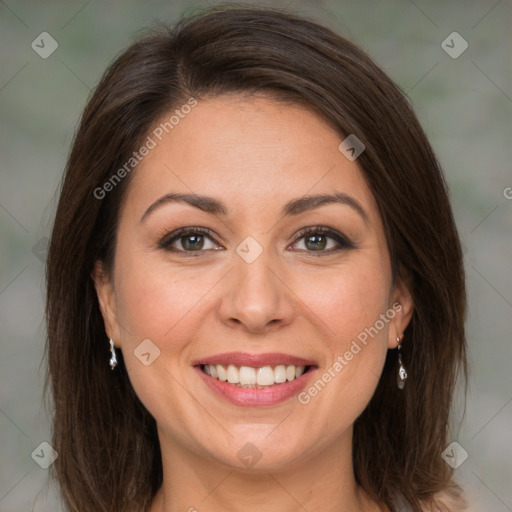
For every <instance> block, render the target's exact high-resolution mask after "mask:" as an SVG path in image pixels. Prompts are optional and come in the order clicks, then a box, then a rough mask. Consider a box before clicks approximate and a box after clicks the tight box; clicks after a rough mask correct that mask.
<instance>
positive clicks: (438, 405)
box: [46, 8, 466, 512]
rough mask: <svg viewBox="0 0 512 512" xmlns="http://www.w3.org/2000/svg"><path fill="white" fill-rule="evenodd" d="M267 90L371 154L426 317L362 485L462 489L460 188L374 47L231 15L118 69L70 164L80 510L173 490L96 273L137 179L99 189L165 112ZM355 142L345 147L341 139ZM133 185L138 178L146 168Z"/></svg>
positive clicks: (420, 315) (52, 356) (50, 289)
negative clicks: (453, 452) (455, 441)
mask: <svg viewBox="0 0 512 512" xmlns="http://www.w3.org/2000/svg"><path fill="white" fill-rule="evenodd" d="M258 91H259V92H266V93H269V94H272V95H274V96H276V95H277V97H279V98H282V99H285V100H290V101H292V102H299V103H301V104H305V105H307V106H308V107H310V108H313V109H314V110H315V111H316V112H318V114H319V115H321V116H322V117H323V118H324V119H325V120H326V121H327V122H329V123H330V124H331V125H333V126H335V127H336V129H337V130H338V132H339V134H340V137H341V138H342V137H345V136H347V135H349V134H355V135H356V136H357V137H358V138H359V139H360V140H361V141H363V143H364V144H365V146H366V149H365V151H364V152H363V153H362V154H361V155H360V156H359V158H358V160H357V162H358V164H359V167H360V169H361V171H362V173H363V175H364V178H365V180H366V182H367V184H368V186H369V187H370V189H371V191H372V193H373V195H374V196H375V199H376V201H377V204H378V206H379V209H380V214H381V216H382V219H383V223H384V227H385V233H386V238H387V243H388V248H389V253H390V256H391V261H392V269H393V276H394V278H395V279H400V278H405V277H406V278H407V279H408V280H409V282H410V289H411V292H412V295H413V297H414V304H415V309H414V314H413V317H412V319H411V322H410V324H409V326H408V328H407V329H406V331H405V337H404V340H403V345H402V346H403V354H404V361H405V364H406V366H407V369H408V371H409V374H410V379H409V380H408V382H407V385H406V387H405V389H404V390H403V391H399V390H398V389H397V386H396V381H395V378H396V352H395V351H388V356H387V360H386V364H385V367H384V370H383V374H382V376H381V379H380V381H379V384H378V387H377V390H376V392H375V394H374V396H373V398H372V399H371V402H370V404H369V405H368V407H367V408H366V410H365V411H364V412H363V414H362V415H361V416H360V417H359V418H358V420H357V421H356V423H355V425H354V440H353V443H354V449H353V463H354V471H355V475H356V479H357V481H358V482H359V484H360V485H361V486H362V487H363V488H364V489H366V491H368V493H370V495H371V496H372V497H373V498H374V499H376V500H377V501H378V502H380V503H384V504H386V505H387V506H388V507H389V508H390V509H391V510H395V509H396V506H395V499H396V498H397V497H399V496H400V497H401V498H402V499H403V500H404V501H405V502H406V503H408V504H410V506H411V507H412V509H413V510H414V511H415V512H417V511H419V510H421V507H422V506H425V505H426V504H428V505H433V504H435V495H436V494H437V493H439V492H442V491H444V492H447V491H450V489H452V490H453V491H454V493H456V491H457V487H456V486H455V484H454V483H453V482H452V480H451V478H452V472H451V469H450V468H449V466H448V465H447V464H446V463H445V462H444V461H443V459H442V458H441V453H442V451H443V450H444V448H445V447H446V444H447V439H448V435H449V430H448V428H449V419H450V408H451V402H452V395H453V392H454V386H455V383H456V379H457V376H458V373H459V370H461V369H462V371H463V375H464V376H465V374H466V345H465V334H464V320H465V311H466V296H465V285H464V274H463V265H462V256H461V249H460V243H459V239H458V235H457V232H456V228H455V224H454V219H453V216H452V211H451V208H450V204H449V197H448V193H447V187H446V184H445V181H444V178H443V175H442V173H441V170H440V168H439V165H438V163H437V161H436V159H435V156H434V154H433V152H432V149H431V147H430V145H429V143H428V141H427V139H426V137H425V135H424V133H423V131H422V129H421V127H420V125H419V123H418V121H417V120H416V117H415V115H414V113H413V112H412V109H411V107H410V106H409V103H408V101H407V99H406V98H405V96H404V94H403V93H402V92H401V91H400V89H399V88H398V87H397V86H396V85H395V84H394V83H393V82H392V81H391V80H390V79H389V78H388V77H387V76H386V75H385V74H384V73H383V72H382V71H381V70H380V69H379V68H378V67H377V66H376V65H375V64H374V63H373V62H372V60H371V59H370V58H369V57H368V56H367V55H366V54H365V53H364V52H363V51H361V50H360V49H359V48H357V47H356V46H355V45H353V44H352V43H350V42H349V41H347V40H345V39H344V38H342V37H340V36H339V35H337V34H335V33H333V32H332V31H330V30H328V29H326V28H324V27H322V26H319V25H318V24H316V23H314V22H311V21H309V20H306V19H303V18H299V17H296V16H293V15H291V14H285V13H283V12H279V11H273V10H260V9H247V8H244V9H241V8H235V9H221V10H214V11H208V12H206V13H203V14H200V15H196V16H195V17H193V18H190V19H188V20H185V21H182V22H181V23H180V24H178V25H177V26H176V27H174V28H166V29H159V30H156V31H155V32H153V33H150V35H147V36H145V37H144V38H142V39H141V40H139V41H138V42H135V43H134V44H132V45H131V46H130V47H129V48H128V49H127V50H125V51H124V52H123V53H122V54H121V55H120V56H119V57H118V58H117V59H116V60H115V62H114V63H113V64H112V65H111V66H110V67H109V69H108V70H107V71H106V73H105V75H104V76H103V78H102V80H101V81H100V83H99V85H98V86H97V88H96V90H95V92H94V94H93V95H92V97H91V99H90V100H89V102H88V104H87V106H86V108H85V111H84V113H83V117H82V119H81V123H80V126H79V129H78V132H77V134H76V137H75V141H74V144H73V147H72V151H71V154H70V156H69V160H68V163H67V167H66V171H65V176H64V180H63V184H62V189H61V194H60V200H59V204H58V208H57V213H56V218H55V224H54V228H53V234H52V237H51V244H50V247H49V254H48V263H47V310H46V314H47V327H48V359H49V378H50V380H49V382H50V384H51V389H52V392H53V397H54V407H55V416H54V424H53V429H54V437H53V444H54V447H55V449H56V450H57V452H58V453H59V457H58V458H57V460H56V462H55V464H54V469H55V473H56V477H57V479H58V482H59V484H60V488H61V491H62V496H63V500H64V502H65V504H66V506H67V507H68V509H69V510H72V511H79V512H88V511H94V512H98V511H109V512H116V511H121V510H123V511H127V510H147V508H148V507H149V505H150V503H151V500H152V498H153V496H154V495H155V493H156V491H157V489H158V488H159V486H160V484H161V482H162V463H161V454H160V448H159V443H158V437H157V432H156V426H155V421H154V419H153V418H152V417H151V416H150V414H149V413H148V412H147V411H146V409H145V407H144V406H143V404H142V403H141V402H140V401H139V399H138V398H137V396H136V395H135V393H134V391H133V388H132V386H131V384H130V381H129V379H128V375H127V372H126V369H125V367H124V365H123V361H122V355H119V360H120V364H119V367H118V368H117V369H116V371H115V372H111V370H110V368H109V366H108V359H109V343H108V339H107V337H106V334H105V328H104V324H103V321H102V317H101V314H100V310H99V305H98V300H97V296H96V292H95V289H94V285H93V281H92V278H91V272H92V270H93V265H94V263H95V261H97V260H102V261H103V262H105V264H106V266H107V269H108V270H109V271H110V272H112V271H113V263H114V256H115V245H116V226H117V217H118V212H119V208H120V204H121V201H122V198H123V194H124V192H125V190H126V188H127V186H128V184H129V182H130V175H128V176H127V177H126V178H124V179H123V180H121V182H120V183H118V184H116V186H115V187H113V190H112V191H111V192H110V193H108V194H106V195H105V197H104V198H103V199H97V198H96V197H95V194H94V191H95V190H97V189H98V187H102V186H103V184H104V183H105V182H106V181H107V180H109V178H111V177H112V175H113V174H114V173H115V172H116V170H117V169H119V168H120V167H121V166H122V165H123V164H124V163H125V162H126V161H127V160H128V159H129V158H130V156H131V155H132V153H133V151H134V150H136V149H137V148H139V147H140V145H141V142H142V141H143V140H144V139H145V137H147V134H148V133H149V131H150V129H151V128H152V126H154V124H155V122H156V121H157V120H159V119H160V118H161V116H162V115H163V114H165V113H166V112H169V111H170V110H171V109H174V108H177V107H179V106H180V105H182V104H184V103H186V101H187V99H189V98H190V97H195V98H197V99H198V100H200V99H201V98H202V97H205V96H216V95H222V94H229V93H247V94H253V93H255V92H258ZM341 138H340V140H341ZM133 172H136V170H134V171H133Z"/></svg>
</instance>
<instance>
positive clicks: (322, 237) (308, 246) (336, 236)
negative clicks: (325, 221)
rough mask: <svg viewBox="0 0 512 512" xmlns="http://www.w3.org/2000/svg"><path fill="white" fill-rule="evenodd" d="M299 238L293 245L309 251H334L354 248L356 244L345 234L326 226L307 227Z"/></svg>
mask: <svg viewBox="0 0 512 512" xmlns="http://www.w3.org/2000/svg"><path fill="white" fill-rule="evenodd" d="M298 236H299V239H298V240H297V241H296V242H295V243H294V244H293V245H292V247H294V248H295V249H298V250H301V251H307V252H318V253H332V252H335V251H340V250H342V249H354V248H355V245H354V244H353V243H352V242H351V241H350V240H349V239H348V238H347V237H346V236H344V235H342V234H341V233H338V232H337V231H335V230H333V229H331V228H327V227H325V226H315V227H309V228H305V229H304V230H302V231H301V232H300V233H299V235H298Z"/></svg>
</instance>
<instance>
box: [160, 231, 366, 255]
mask: <svg viewBox="0 0 512 512" xmlns="http://www.w3.org/2000/svg"><path fill="white" fill-rule="evenodd" d="M187 235H204V236H207V237H208V238H210V239H211V240H212V241H214V242H215V243H216V244H218V242H217V241H216V239H215V236H214V234H213V231H212V230H210V229H208V228H202V227H199V226H197V227H195V226H191V227H186V228H181V229H178V230H176V231H174V232H172V233H170V234H168V235H166V236H165V237H164V238H163V239H162V240H161V241H160V243H159V244H158V246H159V248H160V249H164V250H166V251H170V252H177V253H183V254H185V255H190V256H192V257H196V256H199V255H200V253H202V252H205V250H198V251H187V250H184V249H175V248H172V247H171V245H172V244H173V243H174V242H175V241H176V240H179V239H180V238H184V237H185V236H187ZM307 235H323V236H327V237H328V238H332V239H333V240H334V241H335V242H337V243H338V247H335V248H330V249H327V250H319V251H307V250H306V251H305V252H307V253H310V254H309V256H313V257H321V256H323V255H326V254H332V253H333V252H338V251H341V250H343V249H345V250H346V249H355V248H356V246H355V245H354V244H353V243H352V242H351V241H350V240H349V239H348V238H347V237H346V236H344V235H342V234H341V233H338V232H337V231H334V230H332V229H331V228H328V227H326V226H309V227H307V228H304V229H302V230H301V231H300V232H299V233H297V235H296V237H297V238H296V241H295V242H294V243H293V244H292V245H296V244H297V242H298V241H299V240H301V239H302V238H305V237H306V236H307ZM207 250H211V249H207ZM301 250H302V249H301ZM315 253H316V254H315Z"/></svg>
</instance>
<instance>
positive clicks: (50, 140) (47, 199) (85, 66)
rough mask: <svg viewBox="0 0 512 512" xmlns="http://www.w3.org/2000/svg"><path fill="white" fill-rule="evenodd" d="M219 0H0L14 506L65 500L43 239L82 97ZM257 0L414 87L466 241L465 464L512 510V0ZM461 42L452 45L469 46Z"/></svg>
mask: <svg viewBox="0 0 512 512" xmlns="http://www.w3.org/2000/svg"><path fill="white" fill-rule="evenodd" d="M215 3H216V2H212V1H210V2H206V1H199V0H198V1H196V0H193V1H190V2H184V1H167V2H159V1H153V0H146V1H144V2H135V1H132V0H129V1H123V2H121V1H114V0H109V1H99V0H90V1H67V2H65V1H54V0H49V1H46V2H36V1H32V2H29V1H16V0H5V1H0V30H1V32H0V33H1V36H0V38H1V39H0V41H1V46H0V52H1V63H2V68H1V69H2V72H1V78H0V109H1V121H0V126H1V138H0V148H1V149H0V151H1V188H0V230H1V240H2V244H1V248H0V322H1V324H0V325H1V326H0V332H1V341H0V348H1V356H0V372H1V373H0V461H1V467H0V510H1V511H2V512H10V511H13V512H20V511H30V510H35V511H45V512H46V511H47V512H50V511H51V512H54V511H58V510H60V507H59V505H58V499H57V498H56V496H55V492H54V490H52V488H51V486H48V485H47V480H48V469H43V468H41V467H39V465H38V464H36V462H35V461H34V460H33V458H32V457H31V453H32V452H33V451H34V449H35V448H36V447H38V446H39V445H40V443H41V442H44V441H50V440H51V437H50V436H51V434H50V429H49V420H48V415H49V413H48V411H46V410H45V407H44V402H43V400H42V386H43V382H44V371H45V367H44V364H43V363H42V359H43V352H44V342H45V330H44V319H43V310H44V286H45V285H44V258H45V247H46V241H47V237H48V236H49V233H50V230H51V223H52V220H53V215H54V209H55V205H56V200H57V192H56V191H57V190H58V185H59V182H60V179H61V174H62V171H63V168H64V165H65V160H66V157H67V154H68V151H69V148H70V145H71V142H72V139H73V134H74V131H75V129H76V126H77V122H78V119H79V116H80V114H81V111H82V109H83V107H84V106H85V102H86V100H87V98H88V97H89V95H90V93H91V89H92V88H93V87H94V86H95V85H96V83H97V82H98V80H99V78H100V76H101V74H102V73H103V71H104V70H105V68H106V66H107V65H108V64H109V63H110V62H111V61H112V59H113V58H114V57H115V56H116V55H117V54H118V53H119V52H120V51H121V50H122V49H123V48H124V47H126V46H127V45H128V44H129V43H130V42H131V41H132V40H133V39H134V38H136V37H137V36H139V35H141V34H142V33H143V32H144V29H145V28H148V27H150V26H151V25H153V24H154V23H155V22H157V21H160V22H166V23H174V22H175V21H176V20H177V19H179V17H180V16H181V15H183V14H187V13H192V12H193V11H194V10H195V9H197V8H203V7H207V6H208V5H214V4H215ZM239 3H243V2H239ZM250 4H251V5H256V4H257V5H262V6H264V5H268V6H270V5H271V6H274V7H282V8H286V9H288V10H290V11H292V12H296V13H300V14H303V15H306V16H309V17H311V18H313V19H315V20H317V21H319V22H321V23H323V24H325V25H327V26H329V27H331V28H332V29H334V30H335V31H337V32H339V33H340V34H342V35H344V36H346V37H348V38H349V39H351V40H352V41H354V42H355V43H356V44H358V45H359V46H361V47H362V48H363V49H364V50H366V51H367V52H368V53H369V54H370V55H371V56H372V57H373V58H374V59H375V60H376V62H377V63H378V64H379V65H380V66H381V67H382V68H383V69H384V70H385V71H386V72H387V73H388V74H389V75H390V76H391V77H392V78H393V79H394V80H395V82H396V83H398V85H399V86H400V87H401V88H402V89H403V90H404V91H405V92H407V94H408V95H409V97H410V99H411V101H412V103H413V105H414V108H415V110H416V112H417V114H418V117H419V118H420V121H421V122H422V124H423V126H424V128H425V130H426V132H427V136H428V137H429V139H430V140H431V142H432V144H433V146H434V149H435V150H436V153H437V155H438V157H439V160H440V162H441V164H442V166H443V168H444V170H445V173H446V177H447V181H448V183H449V186H450V189H451V194H452V200H453V208H454V212H455V216H456V221H457V225H458V228H459V232H460V235H461V238H462V241H463V244H464V257H465V265H466V270H467V282H468V292H469V311H468V313H469V318H468V339H469V345H470V351H471V353H470V357H471V379H470V387H469V395H468V402H467V409H466V415H465V418H464V421H463V423H462V424H461V427H460V429H459V430H458V431H456V432H454V436H453V440H456V441H457V442H458V443H459V444H460V445H461V446H462V447H463V448H464V449H465V450H466V451H467V452H468V454H469V457H468V459H467V460H466V461H465V462H464V463H463V464H462V465H461V466H460V467H459V468H458V469H457V470H456V475H457V477H458V479H459V480H460V481H461V482H463V483H464V484H465V485H466V486H467V488H468V489H469V490H470V492H471V493H472V498H471V499H472V501H473V503H474V504H475V506H477V507H478V509H479V510H482V511H492V512H506V511H507V510H509V511H510V510H512V488H511V486H510V475H512V434H511V432H512V377H511V374H512V372H511V370H510V364H511V362H512V343H511V341H512V336H511V334H512V327H511V326H512V322H511V321H510V319H511V317H512V272H511V262H512V237H511V228H512V214H511V210H512V199H511V198H512V189H511V188H510V187H512V172H511V164H510V163H511V162H512V158H511V156H512V155H511V146H512V144H511V143H512V123H511V119H512V116H511V114H512V91H511V85H512V72H511V70H512V62H511V49H512V35H511V27H512V3H511V2H510V1H509V0H507V1H505V0H502V1H495V0H492V1H472V2H469V1H432V2H428V1H426V0H414V1H413V0H396V1H381V2H371V1H368V0H364V1H345V0H339V1H334V0H323V1H322V0H319V1H314V2H313V1H309V2H307V1H301V0H292V1H286V2H284V1H283V2H281V1H277V2H273V3H271V4H270V3H268V4H265V3H254V2H251V3H250ZM42 32H48V33H49V34H50V35H51V36H52V37H53V38H54V39H55V41H56V42H57V44H58V48H57V49H56V50H55V51H54V53H52V54H51V55H50V56H49V57H47V58H42V57H41V56H40V55H39V54H38V53H36V51H35V50H34V49H33V48H32V47H31V45H32V42H33V41H36V43H37V41H40V38H39V39H37V38H38V36H39V35H40V34H41V33H42ZM452 32H457V33H458V34H460V36H462V38H463V39H464V40H465V41H466V42H467V43H468V48H467V50H465V51H464V52H463V53H462V54H461V55H460V56H457V58H453V55H452V56H450V55H449V54H448V53H447V52H446V51H445V50H444V49H443V47H442V46H441V44H442V42H443V41H444V40H445V39H446V38H447V36H449V35H450V34H451V33H452ZM452 37H453V36H452ZM48 41H49V40H48ZM448 41H450V39H449V40H448ZM449 44H450V45H452V43H449ZM454 45H455V49H454V50H452V54H453V52H454V51H455V50H457V49H460V48H462V47H461V46H460V40H459V41H458V42H457V43H456V44H455V43H454ZM452 46H453V45H452ZM46 48H49V46H48V45H47V46H46ZM41 51H42V50H41ZM105 364H107V362H105ZM440 456H441V454H440Z"/></svg>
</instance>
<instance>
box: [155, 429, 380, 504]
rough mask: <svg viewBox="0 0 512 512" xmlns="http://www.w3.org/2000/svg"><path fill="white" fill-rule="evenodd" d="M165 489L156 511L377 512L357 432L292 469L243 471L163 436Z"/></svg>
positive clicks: (305, 458) (156, 501)
mask: <svg viewBox="0 0 512 512" xmlns="http://www.w3.org/2000/svg"><path fill="white" fill-rule="evenodd" d="M159 438H160V446H161V449H162V463H163V475H164V478H163V484H162V487H161V488H160V490H159V491H158V493H157V495H156V497H155V499H154V501H153V505H152V507H151V512H184V511H188V512H203V511H208V510H225V511H229V512H260V511H261V510H265V511H266V512H278V511H279V512H297V511H298V510H308V512H317V511H318V512H320V511H322V512H356V511H357V512H361V511H365V512H377V511H382V510H383V509H382V508H381V507H379V506H378V505H377V504H376V503H375V502H373V501H372V500H370V499H369V497H368V496H367V495H366V493H365V492H364V491H363V490H362V489H361V488H360V487H359V486H358V485H357V484H356V481H355V478H354V472H353V468H352V448H351V446H352V431H350V432H348V433H346V435H344V437H343V438H341V439H339V440H337V441H336V443H334V446H333V445H332V444H331V445H329V446H328V447H327V448H324V449H323V450H319V451H318V452H316V453H314V454H309V455H305V456H303V457H302V458H301V459H300V460H298V459H297V460H295V461H293V462H291V463H290V464H288V465H287V466H286V467H279V468H277V467H272V468H270V467H269V468H265V467H262V468H260V469H256V468H257V465H256V466H255V467H253V468H250V469H245V468H244V469H242V468H237V467H233V466H229V465H226V464H223V463H222V462H219V461H217V460H214V459H212V458H211V457H208V458H207V457H206V456H204V455H202V456H201V455H198V454H197V453H195V452H192V451H190V450H188V449H187V448H186V447H185V446H184V445H183V444H181V443H178V442H176V441H175V440H174V439H172V438H171V437H169V436H167V435H166V434H165V433H162V432H159Z"/></svg>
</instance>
